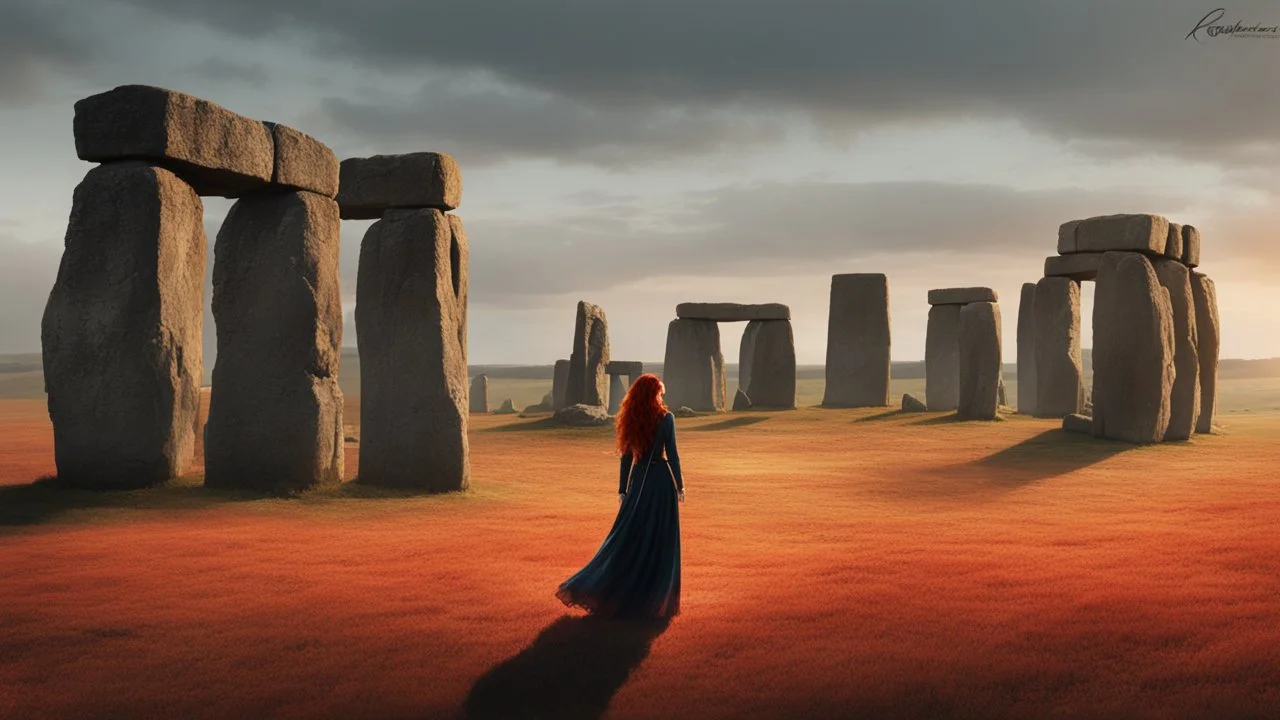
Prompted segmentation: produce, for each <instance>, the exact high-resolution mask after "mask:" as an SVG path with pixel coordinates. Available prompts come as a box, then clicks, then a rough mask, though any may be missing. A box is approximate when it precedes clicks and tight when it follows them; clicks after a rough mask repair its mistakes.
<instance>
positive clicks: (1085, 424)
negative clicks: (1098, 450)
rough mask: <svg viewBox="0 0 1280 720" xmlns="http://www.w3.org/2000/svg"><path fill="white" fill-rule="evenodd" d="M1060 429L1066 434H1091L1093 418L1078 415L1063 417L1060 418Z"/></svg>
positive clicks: (1072, 414)
mask: <svg viewBox="0 0 1280 720" xmlns="http://www.w3.org/2000/svg"><path fill="white" fill-rule="evenodd" d="M1062 429H1063V430H1065V431H1067V432H1072V433H1081V434H1083V435H1092V434H1093V418H1091V417H1089V416H1088V415H1081V414H1079V413H1071V414H1070V415H1064V416H1063V418H1062Z"/></svg>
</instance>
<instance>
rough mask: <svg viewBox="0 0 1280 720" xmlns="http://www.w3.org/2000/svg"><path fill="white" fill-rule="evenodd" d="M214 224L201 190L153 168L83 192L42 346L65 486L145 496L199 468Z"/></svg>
mask: <svg viewBox="0 0 1280 720" xmlns="http://www.w3.org/2000/svg"><path fill="white" fill-rule="evenodd" d="M202 214H203V204H202V203H201V201H200V197H199V196H198V195H196V193H195V191H194V190H192V188H191V187H190V186H189V185H187V184H186V183H185V182H183V181H182V180H180V179H179V178H178V177H177V176H175V175H174V174H173V173H171V172H169V171H168V170H164V169H161V168H158V167H152V166H150V165H147V164H144V163H119V164H111V165H102V166H99V167H96V168H94V169H92V170H90V171H89V172H88V173H87V174H86V175H85V178H84V180H83V181H81V182H80V184H79V185H78V186H76V189H75V193H74V195H73V196H72V203H71V217H70V221H69V222H68V225H67V234H66V242H65V247H64V250H63V253H62V262H61V264H60V265H59V267H58V276H57V280H56V281H55V282H54V285H53V290H52V292H50V293H49V299H48V302H47V304H46V305H45V310H44V318H43V320H42V324H41V336H40V340H41V348H42V350H43V363H44V377H45V391H46V392H47V393H48V396H49V397H48V404H49V418H50V419H51V420H52V421H53V441H54V442H53V447H54V462H55V463H56V465H57V469H58V478H59V480H60V481H62V482H65V483H67V484H69V485H73V486H82V487H100V488H130V487H142V486H146V485H152V484H156V483H160V482H164V481H165V480H169V479H171V478H175V477H178V476H179V475H182V474H183V473H184V472H186V471H187V469H188V467H189V466H190V464H191V460H192V457H193V454H194V450H195V428H196V424H197V422H198V416H199V408H200V380H201V374H202V367H201V330H202V325H203V317H204V316H203V294H204V268H205V246H206V239H205V233H204V221H203V219H202Z"/></svg>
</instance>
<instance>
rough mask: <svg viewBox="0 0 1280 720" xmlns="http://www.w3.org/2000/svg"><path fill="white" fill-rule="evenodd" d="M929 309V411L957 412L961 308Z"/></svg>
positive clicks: (926, 387)
mask: <svg viewBox="0 0 1280 720" xmlns="http://www.w3.org/2000/svg"><path fill="white" fill-rule="evenodd" d="M961 307H963V306H962V305H935V306H933V307H931V308H929V325H928V329H927V330H926V333H925V341H924V345H925V347H924V370H925V381H924V396H925V402H926V403H928V405H929V409H930V410H933V411H938V410H955V409H956V407H958V406H959V404H960V308H961Z"/></svg>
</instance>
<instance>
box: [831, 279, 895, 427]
mask: <svg viewBox="0 0 1280 720" xmlns="http://www.w3.org/2000/svg"><path fill="white" fill-rule="evenodd" d="M889 365H890V362H889V279H888V278H887V277H886V276H885V275H883V274H880V273H850V274H845V275H833V276H832V277H831V304H830V310H829V315H828V318H827V366H826V389H825V390H824V391H823V396H822V405H823V407H883V406H886V405H888V404H889Z"/></svg>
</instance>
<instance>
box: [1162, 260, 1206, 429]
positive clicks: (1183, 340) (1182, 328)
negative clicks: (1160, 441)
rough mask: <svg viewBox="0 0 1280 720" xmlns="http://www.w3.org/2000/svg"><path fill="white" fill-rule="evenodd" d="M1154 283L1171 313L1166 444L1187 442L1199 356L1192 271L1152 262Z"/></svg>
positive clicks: (1196, 402) (1195, 410)
mask: <svg viewBox="0 0 1280 720" xmlns="http://www.w3.org/2000/svg"><path fill="white" fill-rule="evenodd" d="M1152 265H1153V266H1154V268H1155V271H1156V279H1158V280H1159V281H1160V284H1161V285H1162V286H1163V287H1164V288H1165V289H1166V290H1168V291H1169V302H1170V309H1171V310H1172V311H1173V366H1174V375H1173V389H1172V391H1171V392H1172V394H1171V395H1170V397H1169V403H1170V405H1169V429H1168V430H1166V431H1165V434H1164V440H1165V442H1169V441H1173V440H1186V439H1188V438H1190V437H1191V433H1193V432H1195V429H1196V420H1198V419H1199V416H1200V355H1199V350H1198V349H1197V346H1198V345H1199V342H1198V333H1197V328H1196V304H1195V298H1194V297H1193V294H1192V290H1191V270H1190V269H1189V268H1187V266H1186V265H1183V264H1182V262H1181V261H1180V260H1168V259H1165V260H1153V261H1152Z"/></svg>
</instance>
